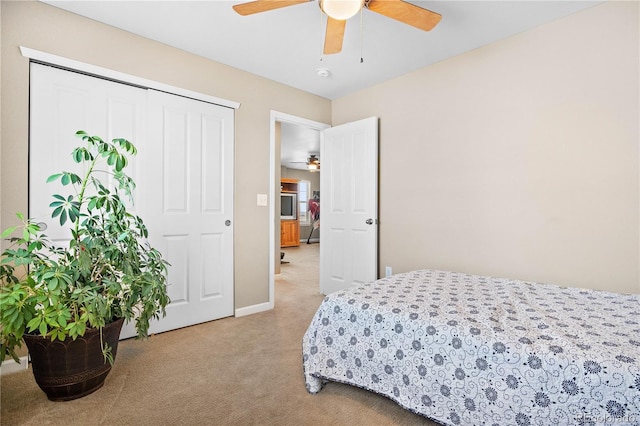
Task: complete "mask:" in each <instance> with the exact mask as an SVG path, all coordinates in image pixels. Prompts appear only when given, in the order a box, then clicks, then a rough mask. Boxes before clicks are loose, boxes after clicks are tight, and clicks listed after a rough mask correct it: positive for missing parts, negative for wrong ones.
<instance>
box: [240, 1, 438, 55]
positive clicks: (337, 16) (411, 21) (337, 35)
mask: <svg viewBox="0 0 640 426" xmlns="http://www.w3.org/2000/svg"><path fill="white" fill-rule="evenodd" d="M309 1H314V0H255V1H251V2H248V3H240V4H236V5H234V6H233V10H235V11H236V12H237V13H238V14H240V15H243V16H245V15H252V14H254V13H260V12H266V11H268V10H273V9H280V8H282V7H287V6H293V5H296V4H300V3H307V2H309ZM318 4H319V5H320V9H321V10H322V11H323V12H324V14H325V15H327V31H326V33H325V36H324V50H323V52H324V54H325V55H330V54H333V53H339V52H340V51H341V50H342V40H343V38H344V30H345V27H346V24H347V19H349V18H351V17H352V16H354V15H355V14H356V13H358V12H359V11H360V9H362V8H366V9H369V10H371V11H372V12H376V13H379V14H381V15H384V16H386V17H388V18H391V19H395V20H396V21H400V22H402V23H405V24H407V25H411V26H413V27H416V28H418V29H421V30H423V31H429V30H431V29H432V28H433V27H435V26H436V25H437V24H438V22H440V19H441V18H442V15H440V14H439V13H436V12H432V11H430V10H427V9H423V8H421V7H418V6H416V5H414V4H411V3H407V2H405V1H403V0H318Z"/></svg>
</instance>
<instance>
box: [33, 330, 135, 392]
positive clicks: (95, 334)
mask: <svg viewBox="0 0 640 426" xmlns="http://www.w3.org/2000/svg"><path fill="white" fill-rule="evenodd" d="M123 322H124V318H121V319H118V320H116V321H114V322H112V323H110V324H107V325H106V326H105V327H104V328H103V330H102V335H103V339H104V342H105V343H106V344H108V345H109V346H110V347H111V351H112V354H113V360H114V361H115V358H116V354H117V351H118V341H119V337H120V329H121V328H122V324H123ZM23 338H24V341H25V343H26V344H27V347H28V348H29V355H30V356H31V366H32V368H33V376H34V377H35V379H36V383H37V384H38V386H40V389H42V390H43V391H44V393H45V394H47V398H49V399H50V400H51V401H69V400H72V399H76V398H81V397H83V396H85V395H89V394H90V393H92V392H95V391H96V390H98V389H100V388H101V387H102V385H103V384H104V380H105V378H106V377H107V374H109V371H111V364H110V363H109V361H105V358H104V356H103V355H102V348H101V345H100V332H99V331H98V330H97V329H87V331H86V333H85V335H84V336H81V337H78V338H77V339H76V340H72V339H71V338H68V339H66V340H63V341H60V340H56V341H54V342H52V341H51V339H50V338H48V337H42V336H34V335H27V334H25V335H24V337H23Z"/></svg>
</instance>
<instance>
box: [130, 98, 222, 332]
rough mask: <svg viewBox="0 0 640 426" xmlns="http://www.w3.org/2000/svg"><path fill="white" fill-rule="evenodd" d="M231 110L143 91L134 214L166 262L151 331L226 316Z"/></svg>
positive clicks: (164, 329)
mask: <svg viewBox="0 0 640 426" xmlns="http://www.w3.org/2000/svg"><path fill="white" fill-rule="evenodd" d="M233 114H234V113H233V110H232V109H230V108H225V107H220V106H217V105H212V104H209V103H205V102H200V101H196V100H193V99H188V98H184V97H180V96H174V95H170V94H167V93H163V92H157V91H154V90H149V118H150V119H149V121H150V122H153V123H157V125H154V126H150V128H149V137H148V139H147V142H146V143H145V145H144V146H143V147H140V155H141V156H144V159H145V161H144V162H141V163H140V164H139V175H140V178H139V186H138V191H139V193H140V197H144V198H143V199H142V200H141V201H142V202H141V205H142V206H144V208H143V209H142V208H141V212H140V214H141V216H142V217H143V218H144V219H145V223H147V224H148V226H149V229H150V230H160V231H159V232H153V233H150V238H149V240H150V243H151V244H152V245H153V246H154V247H157V248H158V249H159V250H160V251H161V252H162V253H163V255H164V256H165V258H166V259H167V260H168V262H169V263H171V268H170V269H169V279H168V282H169V287H168V289H169V297H170V298H171V304H170V305H169V306H168V307H167V316H166V318H164V319H161V320H160V321H159V322H157V323H154V324H152V326H151V327H150V332H152V333H157V332H161V331H166V330H172V329H175V328H179V327H185V326H188V325H191V324H196V323H201V322H205V321H210V320H214V319H218V318H222V317H226V316H231V315H233V309H234V306H233V223H232V220H233V140H234V126H233Z"/></svg>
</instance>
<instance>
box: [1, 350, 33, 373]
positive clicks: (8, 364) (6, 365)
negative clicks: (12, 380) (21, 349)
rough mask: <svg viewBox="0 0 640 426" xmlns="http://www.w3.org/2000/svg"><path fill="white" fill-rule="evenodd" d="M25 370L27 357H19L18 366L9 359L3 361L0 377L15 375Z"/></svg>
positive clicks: (27, 364)
mask: <svg viewBox="0 0 640 426" xmlns="http://www.w3.org/2000/svg"><path fill="white" fill-rule="evenodd" d="M27 368H29V356H28V355H25V356H22V357H20V364H18V363H17V362H15V361H14V360H13V359H11V358H10V359H5V360H4V361H3V362H2V366H1V367H0V375H2V376H4V375H6V374H11V373H17V372H18V371H23V370H26V369H27Z"/></svg>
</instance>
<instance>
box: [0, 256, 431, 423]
mask: <svg viewBox="0 0 640 426" xmlns="http://www.w3.org/2000/svg"><path fill="white" fill-rule="evenodd" d="M318 248H319V245H318V244H310V245H307V244H303V245H301V247H299V248H288V249H285V251H286V255H285V260H287V261H289V262H290V263H287V264H284V265H282V273H281V275H280V277H279V278H278V279H277V280H276V308H275V309H273V310H271V311H268V312H263V313H259V314H255V315H250V316H245V317H240V318H226V319H222V320H218V321H212V322H209V323H205V324H200V325H196V326H192V327H188V328H184V329H181V330H176V331H171V332H167V333H162V334H158V335H155V336H153V337H151V339H149V340H146V341H135V340H126V341H122V342H120V346H119V349H118V356H117V360H116V363H115V365H114V367H113V369H112V371H111V373H110V375H109V376H108V377H107V380H106V383H105V385H104V386H103V388H102V389H100V390H98V391H97V392H95V393H93V394H91V395H88V396H86V397H84V398H81V399H78V400H75V401H69V402H50V401H49V400H47V398H46V396H45V395H44V393H43V392H42V391H41V390H40V389H39V388H38V387H37V385H36V383H35V381H34V379H33V375H32V373H31V370H27V371H24V372H20V373H15V374H11V375H7V376H2V378H1V387H0V391H1V394H2V395H1V403H2V410H1V418H0V423H1V424H2V425H3V426H9V425H243V426H244V425H367V426H373V425H434V424H435V423H432V422H430V421H428V420H427V419H424V418H422V417H420V416H418V415H416V414H413V413H411V412H409V411H406V410H404V409H402V408H400V407H399V406H398V405H396V404H395V403H394V402H392V401H391V400H389V399H387V398H385V397H382V396H380V395H376V394H374V393H371V392H367V391H364V390H362V389H358V388H355V387H351V386H347V385H343V384H337V383H330V384H328V385H327V386H326V387H325V388H324V389H323V390H322V391H321V392H320V393H318V394H317V395H310V394H308V393H307V391H306V389H305V386H304V379H303V374H302V360H301V358H302V355H301V346H302V336H303V334H304V332H305V330H306V328H307V326H308V324H309V322H310V320H311V318H312V316H313V314H314V313H315V310H316V309H317V307H318V306H319V304H320V302H321V301H322V295H321V294H320V293H319V292H318V281H317V280H318V279H317V271H318V261H317V255H318Z"/></svg>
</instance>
